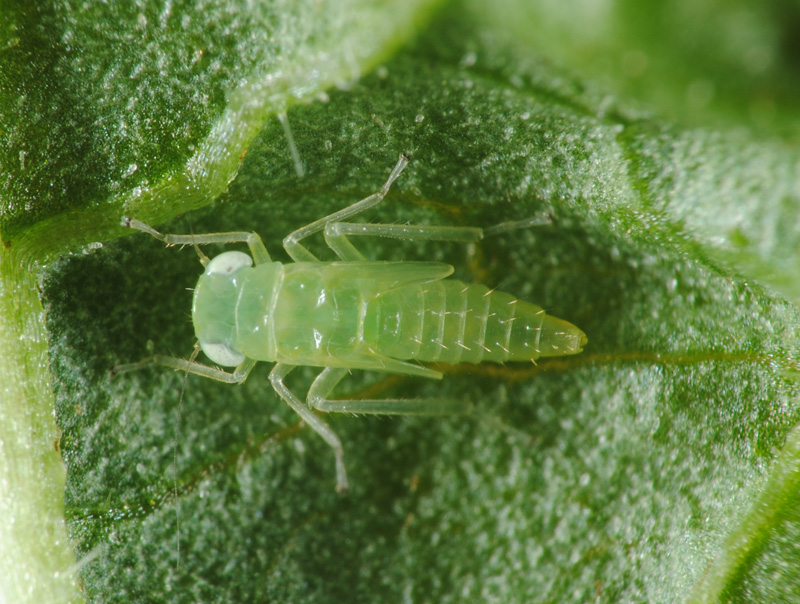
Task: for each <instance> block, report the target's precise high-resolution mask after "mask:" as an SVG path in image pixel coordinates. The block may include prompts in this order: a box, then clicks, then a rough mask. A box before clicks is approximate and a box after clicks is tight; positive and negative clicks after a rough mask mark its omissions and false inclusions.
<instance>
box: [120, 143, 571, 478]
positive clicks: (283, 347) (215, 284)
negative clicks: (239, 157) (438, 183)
mask: <svg viewBox="0 0 800 604" xmlns="http://www.w3.org/2000/svg"><path fill="white" fill-rule="evenodd" d="M408 162H409V158H408V157H407V156H406V155H405V154H401V155H400V157H399V159H398V162H397V165H396V166H395V167H394V168H393V169H392V172H391V174H389V178H388V179H387V180H386V182H385V183H384V185H383V186H382V187H381V188H380V190H379V191H377V192H376V193H373V194H372V195H370V196H368V197H365V198H364V199H362V200H360V201H357V202H356V203H354V204H352V205H350V206H347V207H346V208H343V209H341V210H338V211H336V212H334V213H332V214H329V215H328V216H325V217H323V218H320V219H318V220H315V221H314V222H312V223H310V224H307V225H306V226H304V227H302V228H299V229H297V230H296V231H293V232H292V233H290V234H289V235H287V236H286V237H285V238H284V240H283V247H284V249H285V250H286V252H287V253H288V254H289V256H290V257H291V258H292V260H294V263H293V264H287V265H284V264H282V263H280V262H273V261H272V259H271V258H270V255H269V253H268V252H267V249H266V247H265V246H264V243H263V242H262V241H261V238H260V237H259V236H258V234H257V233H253V232H246V231H237V232H224V233H205V234H201V235H197V234H195V235H177V234H170V233H160V232H159V231H157V230H155V229H154V228H152V227H150V226H148V225H146V224H145V223H143V222H140V221H138V220H135V219H133V218H128V217H123V219H122V224H123V225H124V226H127V227H131V228H135V229H138V230H140V231H143V232H145V233H148V234H150V235H151V236H153V237H155V238H156V239H158V240H160V241H163V242H164V243H166V244H167V245H193V246H195V248H196V249H198V253H199V254H200V257H201V262H202V263H203V265H204V266H205V271H204V272H203V274H202V275H201V277H200V279H199V281H198V282H197V287H196V288H195V292H194V304H193V309H192V318H193V321H194V327H195V333H196V334H197V340H198V345H199V348H198V346H196V347H195V352H194V354H193V355H192V357H191V358H190V359H189V360H184V359H179V358H175V357H168V356H164V355H159V354H156V355H153V356H151V357H149V358H147V359H144V360H143V361H141V362H139V363H131V364H128V365H123V366H119V367H117V368H116V371H117V372H122V371H128V370H131V369H138V368H139V367H142V366H144V365H147V364H150V363H156V364H159V365H165V366H167V367H172V368H173V369H177V370H180V371H185V372H187V373H193V374H196V375H201V376H204V377H207V378H211V379H214V380H219V381H221V382H226V383H228V384H240V383H242V382H244V380H245V379H247V376H248V375H249V374H250V372H251V371H252V370H253V367H254V366H255V365H256V363H257V362H258V361H267V362H275V366H274V367H273V368H272V371H271V372H270V374H269V380H270V383H271V384H272V387H273V388H274V389H275V392H276V393H277V394H278V396H279V397H280V398H281V399H282V400H283V401H284V402H285V403H286V404H288V405H289V406H290V407H291V408H292V409H294V411H295V412H296V413H297V414H298V415H299V416H300V417H301V418H302V419H303V421H304V422H305V423H306V424H307V425H308V426H310V427H311V428H312V429H313V430H314V431H315V432H316V433H317V434H319V435H320V436H321V437H322V438H323V439H324V440H325V442H327V443H328V444H329V445H330V446H331V448H332V450H333V452H334V455H335V458H336V488H337V490H339V491H344V490H346V489H347V484H348V482H347V472H346V470H345V465H344V451H343V448H342V443H341V442H340V441H339V437H338V436H337V435H336V433H335V432H334V431H333V430H332V429H331V427H330V426H328V424H326V423H325V422H324V421H323V420H321V419H320V418H319V417H318V416H317V413H316V412H317V411H321V412H326V413H331V412H342V413H371V414H382V415H419V414H424V415H439V414H447V413H467V412H468V411H469V409H470V403H469V401H464V400H455V401H448V400H437V399H430V400H429V399H365V398H358V399H350V400H348V399H341V398H332V397H331V392H332V391H333V390H334V388H336V385H337V384H338V383H339V382H340V381H341V380H342V378H344V377H345V375H346V374H347V372H348V371H349V370H350V369H374V370H378V371H388V372H393V373H401V374H409V375H419V376H424V377H429V378H441V377H442V373H441V372H440V371H437V370H436V369H434V368H432V367H428V366H426V365H425V363H434V362H437V361H438V362H444V363H463V362H469V363H480V362H482V361H494V362H497V363H503V362H505V361H535V360H536V359H538V358H539V357H545V356H557V355H567V354H575V353H578V352H580V351H581V349H582V348H583V346H584V345H585V344H586V336H585V335H584V334H583V332H582V331H581V330H580V329H578V328H577V327H575V326H574V325H572V324H570V323H567V322H566V321H562V320H561V319H556V318H555V317H550V316H548V315H547V314H546V313H545V312H544V311H543V310H542V309H541V308H540V307H538V306H535V305H533V304H529V303H528V302H523V301H521V300H517V299H516V298H514V297H513V296H510V295H509V294H505V293H502V292H497V291H493V290H489V289H487V288H486V287H485V286H483V285H477V284H466V283H463V282H461V281H456V280H455V279H447V277H449V276H450V275H451V274H452V272H453V267H451V266H449V265H447V264H440V263H436V262H374V261H368V260H367V259H366V258H365V257H364V255H363V254H362V253H361V252H360V251H358V249H357V248H356V247H355V246H354V245H353V243H352V242H351V241H350V237H363V236H372V237H385V238H389V239H406V240H418V241H460V242H464V243H466V242H476V241H480V240H481V239H483V237H484V236H485V235H488V234H499V233H504V232H508V231H510V230H514V229H517V228H527V227H530V226H538V225H545V224H550V220H549V218H548V217H547V216H545V217H540V218H533V219H524V220H522V221H512V222H509V223H501V224H498V225H495V226H493V227H490V228H488V229H485V230H484V229H481V228H478V227H455V226H433V225H404V224H375V223H350V222H346V220H347V219H349V218H351V217H352V216H355V215H356V214H359V213H360V212H363V211H364V210H366V209H369V208H371V207H374V206H375V205H376V204H378V203H380V202H381V200H383V199H384V197H385V196H386V194H387V193H388V192H389V187H390V186H391V185H392V183H393V182H394V181H395V180H396V179H397V177H398V176H399V175H400V173H401V172H402V171H403V170H404V169H405V168H406V166H407V165H408ZM320 232H321V233H322V234H323V236H324V237H325V242H326V243H327V244H328V246H329V247H330V249H331V250H332V251H333V252H334V253H335V254H336V256H338V257H339V258H340V260H341V261H340V262H320V261H319V260H318V259H317V257H316V256H314V254H312V253H311V252H310V251H309V250H308V249H306V248H305V246H304V245H303V244H302V243H301V241H302V240H303V239H305V238H306V237H309V236H311V235H314V234H315V233H320ZM232 243H246V244H247V247H248V248H249V250H250V254H251V255H250V256H248V255H247V254H244V253H242V252H239V251H228V252H225V253H223V254H220V255H219V256H217V257H215V258H214V259H213V260H210V259H209V258H208V257H206V256H205V255H204V254H202V253H200V251H199V247H198V246H200V245H210V244H224V245H227V244H232ZM200 349H202V351H203V352H204V353H205V355H206V356H207V357H208V358H209V359H210V360H211V362H212V363H214V364H215V365H218V366H212V365H206V364H203V363H200V362H197V361H196V360H195V358H196V356H197V353H198V352H199V350H200ZM298 365H308V366H317V367H324V369H323V370H322V371H320V373H319V375H317V377H316V379H315V380H314V382H313V383H312V384H311V387H310V388H309V389H308V394H307V396H306V402H305V403H303V402H302V401H301V400H300V399H299V398H298V397H297V395H296V394H294V393H293V392H292V391H291V390H290V389H289V388H288V387H287V385H286V384H285V383H284V379H285V378H286V376H287V375H288V374H289V373H290V372H291V371H292V370H293V369H294V368H295V367H297V366H298ZM219 366H222V367H233V368H234V369H233V370H232V371H225V370H224V369H220V367H219Z"/></svg>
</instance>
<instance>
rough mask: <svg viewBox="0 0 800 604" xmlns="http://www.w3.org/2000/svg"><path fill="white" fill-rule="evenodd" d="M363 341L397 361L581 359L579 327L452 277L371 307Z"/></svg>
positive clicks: (382, 298)
mask: <svg viewBox="0 0 800 604" xmlns="http://www.w3.org/2000/svg"><path fill="white" fill-rule="evenodd" d="M364 328H365V329H364V340H365V342H367V343H370V344H371V345H372V346H373V347H374V349H376V350H379V351H380V352H381V353H382V354H384V355H387V356H390V357H394V358H396V359H417V360H419V361H426V362H443V363H480V362H482V361H494V362H498V363H502V362H505V361H535V360H536V359H537V358H539V357H543V356H559V355H566V354H575V353H578V352H580V351H581V349H582V347H583V345H584V344H585V343H586V336H585V335H584V334H583V332H582V331H581V330H579V329H578V328H577V327H575V326H574V325H572V324H571V323H568V322H566V321H563V320H561V319H557V318H555V317H552V316H549V315H547V314H546V313H545V311H544V310H542V308H541V307H539V306H536V305H534V304H530V303H528V302H525V301H523V300H518V299H517V298H515V297H514V296H511V295H509V294H507V293H504V292H499V291H491V290H489V289H488V288H487V287H486V286H484V285H480V284H465V283H463V282H461V281H457V280H454V279H448V280H441V281H434V282H429V283H423V284H414V285H408V286H404V287H399V288H396V289H393V290H391V291H388V292H385V293H381V294H379V295H378V296H376V297H375V298H374V299H372V300H371V301H369V303H368V304H367V309H366V316H365V323H364Z"/></svg>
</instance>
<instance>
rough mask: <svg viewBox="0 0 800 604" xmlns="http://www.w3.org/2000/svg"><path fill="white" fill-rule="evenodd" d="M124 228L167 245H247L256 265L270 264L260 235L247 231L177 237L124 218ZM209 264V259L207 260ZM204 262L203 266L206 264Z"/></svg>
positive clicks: (138, 221) (140, 222) (132, 219)
mask: <svg viewBox="0 0 800 604" xmlns="http://www.w3.org/2000/svg"><path fill="white" fill-rule="evenodd" d="M120 224H122V226H124V227H128V228H131V229H136V230H137V231H142V232H144V233H147V234H148V235H151V236H153V237H155V238H156V239H158V240H159V241H163V242H164V243H166V244H167V245H208V244H211V243H222V244H227V243H246V244H247V247H249V248H250V253H251V254H252V255H253V261H254V262H255V263H256V264H263V263H264V262H269V261H270V257H269V252H267V248H266V247H264V242H263V241H261V237H259V235H258V233H250V232H247V231H233V232H230V233H203V234H194V235H175V234H172V233H161V232H159V231H157V230H155V229H154V228H153V227H151V226H150V225H147V224H145V223H144V222H142V221H141V220H136V219H135V218H128V217H127V216H123V217H122V222H121V223H120ZM206 262H207V259H206ZM206 262H203V264H206Z"/></svg>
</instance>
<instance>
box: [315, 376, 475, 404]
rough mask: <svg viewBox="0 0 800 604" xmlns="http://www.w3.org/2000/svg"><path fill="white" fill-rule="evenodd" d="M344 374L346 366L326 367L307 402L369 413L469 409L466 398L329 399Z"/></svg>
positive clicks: (318, 377) (316, 381)
mask: <svg viewBox="0 0 800 604" xmlns="http://www.w3.org/2000/svg"><path fill="white" fill-rule="evenodd" d="M346 374H347V370H346V369H338V368H334V367H326V368H325V369H324V370H323V371H322V373H320V374H319V375H318V376H317V379H316V380H314V383H313V384H311V388H309V390H308V404H309V405H310V406H311V407H313V408H314V409H319V410H320V411H324V412H326V413H357V414H371V415H452V414H457V413H469V411H470V410H471V409H472V405H471V404H470V403H469V402H467V401H456V400H438V399H372V400H366V399H356V400H330V399H328V396H330V393H331V392H332V391H333V389H334V388H335V387H336V385H337V384H338V383H339V382H340V381H341V380H342V378H343V377H344V376H345V375H346Z"/></svg>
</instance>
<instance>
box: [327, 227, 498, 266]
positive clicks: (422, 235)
mask: <svg viewBox="0 0 800 604" xmlns="http://www.w3.org/2000/svg"><path fill="white" fill-rule="evenodd" d="M351 235H362V236H371V237H389V238H391V239H414V240H422V241H462V242H469V241H480V240H481V239H483V230H482V229H480V228H478V227H452V226H428V225H405V224H356V223H352V222H329V223H328V224H327V225H325V241H326V243H327V244H328V247H330V248H331V249H332V250H333V251H334V252H336V255H337V256H339V258H341V259H342V260H348V261H360V260H365V259H366V258H364V255H363V254H362V253H361V252H359V251H358V250H357V249H356V248H355V246H354V245H353V244H352V243H351V242H350V240H349V239H348V236H351Z"/></svg>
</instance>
